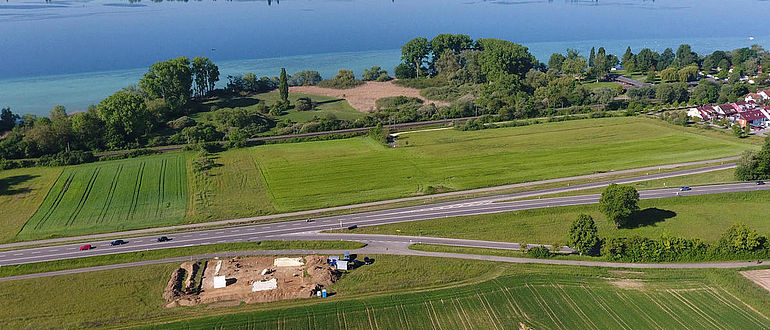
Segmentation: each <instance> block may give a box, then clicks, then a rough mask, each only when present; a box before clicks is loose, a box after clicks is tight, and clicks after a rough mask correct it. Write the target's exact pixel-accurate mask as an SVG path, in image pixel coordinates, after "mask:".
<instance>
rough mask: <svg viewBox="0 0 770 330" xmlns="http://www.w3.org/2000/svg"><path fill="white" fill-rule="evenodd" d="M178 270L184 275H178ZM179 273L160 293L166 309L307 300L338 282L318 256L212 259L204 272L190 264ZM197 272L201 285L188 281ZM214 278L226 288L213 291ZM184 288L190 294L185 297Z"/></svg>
mask: <svg viewBox="0 0 770 330" xmlns="http://www.w3.org/2000/svg"><path fill="white" fill-rule="evenodd" d="M181 269H184V272H180V270H181ZM180 270H175V271H174V272H173V273H172V274H171V279H170V280H169V283H168V285H167V286H166V289H165V290H164V293H163V297H164V298H165V299H166V301H167V302H168V304H167V305H166V307H176V306H194V305H198V304H208V303H217V304H215V305H220V304H230V303H232V304H235V305H237V304H239V303H240V302H246V303H257V302H270V301H278V300H285V299H298V298H310V297H312V296H313V295H315V293H316V291H318V290H321V289H322V288H325V287H328V286H330V285H331V284H332V283H333V282H334V281H336V280H337V278H338V274H337V272H336V271H335V270H334V269H332V267H331V266H329V265H327V264H326V257H322V256H307V257H305V258H274V257H238V258H230V259H213V260H209V261H207V262H206V266H205V268H204V269H194V268H193V267H192V263H189V262H187V263H184V264H182V265H180ZM200 271H203V278H202V280H201V282H202V285H201V284H200V283H195V282H194V281H193V280H192V279H193V278H195V277H196V274H197V273H198V272H200ZM183 273H186V276H184V277H186V279H185V278H184V277H183V275H182V274H183ZM199 276H200V275H199V274H198V277H199ZM215 277H223V278H224V279H225V281H224V282H225V283H226V286H224V287H215V281H216V280H215ZM198 285H200V292H195V291H196V290H195V288H194V287H195V286H198ZM191 287H192V288H191ZM187 288H190V289H191V291H192V292H189V293H187V292H186V291H187V290H186V289H187ZM212 306H213V305H212Z"/></svg>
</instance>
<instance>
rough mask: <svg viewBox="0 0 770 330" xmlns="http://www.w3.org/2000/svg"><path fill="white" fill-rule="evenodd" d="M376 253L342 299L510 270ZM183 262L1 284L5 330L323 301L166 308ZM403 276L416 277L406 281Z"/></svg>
mask: <svg viewBox="0 0 770 330" xmlns="http://www.w3.org/2000/svg"><path fill="white" fill-rule="evenodd" d="M374 257H375V259H376V261H375V263H374V264H372V265H369V266H364V267H361V268H359V269H357V270H354V271H351V272H349V274H347V275H344V276H343V277H342V279H340V280H339V281H338V282H337V283H335V284H334V288H335V289H334V291H335V292H336V293H337V294H336V295H335V296H334V297H336V298H335V300H336V301H340V300H351V299H356V298H359V295H360V294H361V293H362V292H364V293H367V295H376V294H379V293H381V292H382V291H380V290H382V289H383V288H387V287H388V286H391V285H392V286H396V287H391V289H390V290H391V291H389V292H410V291H413V290H414V289H431V288H439V287H445V286H450V285H458V284H464V283H475V282H474V280H476V281H481V280H484V279H489V278H492V277H495V276H497V275H499V274H500V273H501V272H502V271H503V270H504V269H505V268H506V267H508V265H496V264H493V263H488V262H480V261H465V260H454V259H440V258H419V257H392V256H374ZM405 264H406V267H404V265H405ZM178 266H179V263H170V264H161V265H152V266H141V267H132V268H125V269H116V270H105V271H97V272H90V273H82V274H71V275H60V276H55V277H47V278H35V279H25V280H12V281H3V282H0V298H2V299H0V319H1V320H3V326H2V328H10V329H20V328H29V329H42V328H57V329H60V328H76V327H86V326H99V325H100V326H108V327H127V326H130V325H137V324H144V325H148V324H152V323H156V322H159V321H164V320H165V321H169V320H178V319H190V318H192V317H200V316H206V315H221V314H226V313H233V312H246V311H254V310H264V309H268V308H282V307H287V306H297V305H302V304H308V303H309V304H315V303H319V302H321V301H320V300H318V299H313V300H293V301H292V300H289V301H282V302H274V303H269V304H255V305H245V304H242V305H236V306H228V307H220V308H211V307H208V306H197V307H181V308H173V309H165V308H163V307H162V306H163V305H165V300H163V298H162V297H161V295H162V292H163V288H164V287H165V286H166V283H167V282H168V280H169V277H170V274H171V271H172V270H173V269H175V268H176V267H178ZM402 270H403V271H407V272H408V273H403V272H402ZM404 276H408V277H410V278H411V279H412V280H409V281H402V280H403V277H404ZM360 281H365V282H360ZM367 284H368V285H371V287H369V286H367Z"/></svg>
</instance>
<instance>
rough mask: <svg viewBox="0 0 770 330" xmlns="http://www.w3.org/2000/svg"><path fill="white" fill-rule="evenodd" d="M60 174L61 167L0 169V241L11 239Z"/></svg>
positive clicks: (33, 211)
mask: <svg viewBox="0 0 770 330" xmlns="http://www.w3.org/2000/svg"><path fill="white" fill-rule="evenodd" d="M60 173H61V168H60V167H41V168H22V169H14V170H7V171H0V210H2V216H0V242H7V241H10V240H12V239H13V238H14V237H15V236H16V234H18V233H19V231H20V230H21V228H22V227H24V223H26V222H27V219H29V217H31V216H32V214H34V213H35V210H37V208H38V206H40V203H42V202H43V199H45V196H46V194H47V193H48V190H49V189H51V186H52V185H53V183H54V182H55V181H56V178H57V177H58V176H59V174H60Z"/></svg>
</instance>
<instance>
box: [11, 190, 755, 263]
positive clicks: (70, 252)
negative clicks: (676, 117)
mask: <svg viewBox="0 0 770 330" xmlns="http://www.w3.org/2000/svg"><path fill="white" fill-rule="evenodd" d="M767 189H770V185H756V184H754V183H738V184H725V185H713V186H702V187H693V188H692V190H690V191H684V192H680V191H679V189H678V188H668V189H655V190H645V191H641V192H640V198H642V199H650V198H664V197H675V196H677V194H679V195H682V196H687V195H702V194H715V193H727V192H739V191H754V190H767ZM514 195H517V194H512V195H506V196H495V197H488V198H477V199H473V200H465V201H458V202H447V203H440V204H430V205H422V206H413V207H405V208H399V209H391V210H382V211H374V212H366V213H359V214H351V215H341V216H331V217H325V218H318V219H315V220H313V221H312V222H306V221H304V220H299V221H288V222H279V223H270V224H259V225H247V226H241V227H231V228H223V229H211V230H198V231H190V232H184V233H178V234H174V235H168V236H169V237H170V238H172V240H171V241H168V242H162V243H161V242H157V236H156V235H153V236H144V237H135V238H131V239H127V240H128V243H127V244H124V245H120V246H110V244H109V241H95V242H90V244H92V245H93V246H95V248H94V249H92V250H88V251H79V250H78V248H79V246H80V245H81V244H63V245H58V246H48V247H40V248H29V249H22V250H9V251H3V252H0V266H2V265H13V264H24V263H32V262H41V261H51V260H61V259H72V258H80V257H85V256H96V255H106V254H115V253H124V252H134V251H145V250H155V249H165V248H172V247H188V246H195V245H203V244H214V243H228V242H246V241H259V240H280V239H283V240H295V239H305V240H307V239H348V240H369V241H375V242H377V241H379V242H380V243H384V242H392V243H404V240H409V239H412V240H414V238H410V237H403V236H384V235H383V236H381V235H374V236H375V237H357V236H332V235H328V234H318V232H319V231H323V230H330V229H340V228H347V227H348V226H352V225H356V226H374V225H382V224H390V223H398V222H407V221H417V220H425V219H435V218H444V217H455V216H466V215H478V214H490V213H499V212H510V211H517V210H526V209H537V208H544V207H555V206H568V205H581V204H593V203H597V202H598V200H599V195H598V194H593V195H582V196H569V197H555V198H543V199H531V200H520V201H507V202H496V201H500V200H506V199H510V198H511V197H513V196H514ZM518 195H521V194H518ZM420 239H421V240H423V242H424V243H435V244H448V245H458V244H466V245H465V246H475V247H492V248H515V247H516V245H515V244H511V243H500V242H483V243H479V242H482V241H468V240H451V239H441V238H430V240H433V241H428V240H429V238H420ZM452 241H454V242H452ZM458 241H463V242H458Z"/></svg>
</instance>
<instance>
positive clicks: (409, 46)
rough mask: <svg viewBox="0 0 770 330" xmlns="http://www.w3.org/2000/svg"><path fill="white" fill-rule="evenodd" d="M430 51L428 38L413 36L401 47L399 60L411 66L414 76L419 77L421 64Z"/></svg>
mask: <svg viewBox="0 0 770 330" xmlns="http://www.w3.org/2000/svg"><path fill="white" fill-rule="evenodd" d="M430 51H431V49H430V44H429V43H428V39H425V38H422V37H421V38H414V39H412V40H409V42H407V43H406V44H404V46H402V47H401V60H403V61H404V62H405V63H407V64H408V65H409V66H411V67H412V69H414V71H415V73H416V76H417V77H419V76H420V72H421V71H422V64H423V62H424V61H425V59H426V57H428V54H430Z"/></svg>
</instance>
